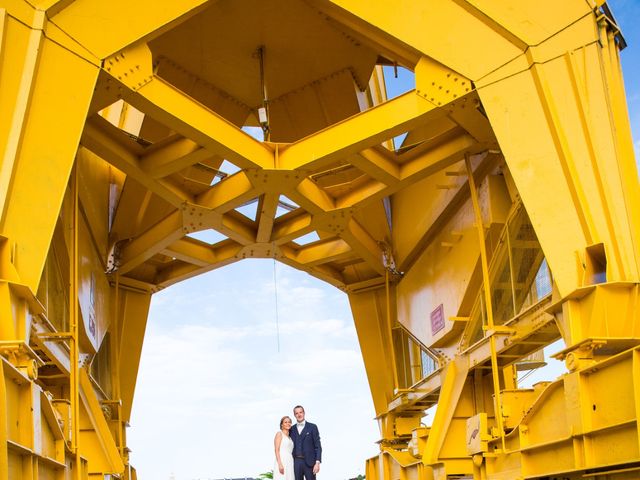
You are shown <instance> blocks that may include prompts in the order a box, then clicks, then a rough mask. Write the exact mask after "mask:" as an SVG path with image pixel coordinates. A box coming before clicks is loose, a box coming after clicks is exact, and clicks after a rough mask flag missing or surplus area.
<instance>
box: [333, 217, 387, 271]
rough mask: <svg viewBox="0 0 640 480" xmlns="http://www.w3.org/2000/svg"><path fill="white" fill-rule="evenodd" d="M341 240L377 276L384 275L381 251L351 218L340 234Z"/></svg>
mask: <svg viewBox="0 0 640 480" xmlns="http://www.w3.org/2000/svg"><path fill="white" fill-rule="evenodd" d="M340 237H341V238H343V239H344V240H345V241H346V242H347V243H348V244H349V245H350V246H351V248H352V249H353V251H354V252H355V253H356V254H358V256H360V257H361V258H362V259H364V260H365V262H367V264H369V266H371V268H373V270H375V271H376V272H377V273H378V274H380V275H384V274H385V268H384V265H383V262H382V260H383V259H382V250H380V246H379V245H378V243H377V242H376V241H375V240H374V239H373V238H371V235H370V234H369V232H367V231H366V230H365V229H364V228H363V227H362V225H360V224H359V223H358V222H357V221H356V220H355V219H354V218H351V219H350V220H349V221H348V222H347V225H346V228H345V229H344V231H342V232H341V233H340Z"/></svg>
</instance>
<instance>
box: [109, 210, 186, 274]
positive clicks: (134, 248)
mask: <svg viewBox="0 0 640 480" xmlns="http://www.w3.org/2000/svg"><path fill="white" fill-rule="evenodd" d="M183 235H184V230H183V221H182V210H175V211H174V212H173V213H171V214H170V215H169V216H167V217H165V218H163V219H162V220H161V221H159V222H158V223H156V224H155V225H154V226H153V227H151V228H150V229H148V230H147V231H146V232H144V233H142V234H141V235H139V236H138V237H136V238H135V239H133V240H132V241H131V242H129V243H128V244H127V245H126V246H124V247H123V248H122V252H121V258H120V266H119V267H118V272H119V273H120V275H124V274H125V273H127V272H129V271H131V270H133V269H134V268H135V267H137V266H138V265H140V264H142V263H143V262H144V261H146V260H148V259H149V258H151V257H153V256H154V255H155V254H156V253H159V252H160V251H162V250H163V249H164V248H166V247H167V246H169V245H171V244H172V243H173V242H175V241H176V240H178V239H179V238H181V237H182V236H183Z"/></svg>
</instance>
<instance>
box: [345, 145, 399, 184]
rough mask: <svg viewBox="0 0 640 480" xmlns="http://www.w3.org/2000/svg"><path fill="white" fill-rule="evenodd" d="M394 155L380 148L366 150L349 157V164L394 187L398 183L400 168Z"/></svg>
mask: <svg viewBox="0 0 640 480" xmlns="http://www.w3.org/2000/svg"><path fill="white" fill-rule="evenodd" d="M393 157H394V154H392V153H391V152H387V151H386V150H384V149H382V148H379V147H378V148H366V149H364V150H362V151H361V152H359V153H358V154H357V155H354V156H353V157H351V159H350V160H351V164H352V165H354V166H356V167H358V168H359V169H360V170H362V171H363V172H365V173H368V174H369V175H371V177H373V178H374V179H376V180H378V181H380V182H382V183H384V184H385V185H389V186H391V185H395V184H396V183H398V182H399V181H400V166H399V165H398V163H397V161H395V159H394V158H393Z"/></svg>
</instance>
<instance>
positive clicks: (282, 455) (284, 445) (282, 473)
mask: <svg viewBox="0 0 640 480" xmlns="http://www.w3.org/2000/svg"><path fill="white" fill-rule="evenodd" d="M289 430H291V419H290V418H289V417H287V416H285V417H282V419H281V420H280V431H279V432H278V433H276V438H275V439H274V440H273V443H274V446H275V450H276V463H275V465H274V469H273V478H274V480H294V478H295V477H294V476H293V440H291V437H289Z"/></svg>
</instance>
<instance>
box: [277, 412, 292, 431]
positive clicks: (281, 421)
mask: <svg viewBox="0 0 640 480" xmlns="http://www.w3.org/2000/svg"><path fill="white" fill-rule="evenodd" d="M287 418H288V419H289V421H290V422H291V417H289V416H287V415H285V416H284V417H282V418H281V419H280V430H282V425H283V424H284V421H285V420H286V419H287ZM291 423H293V422H291Z"/></svg>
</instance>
